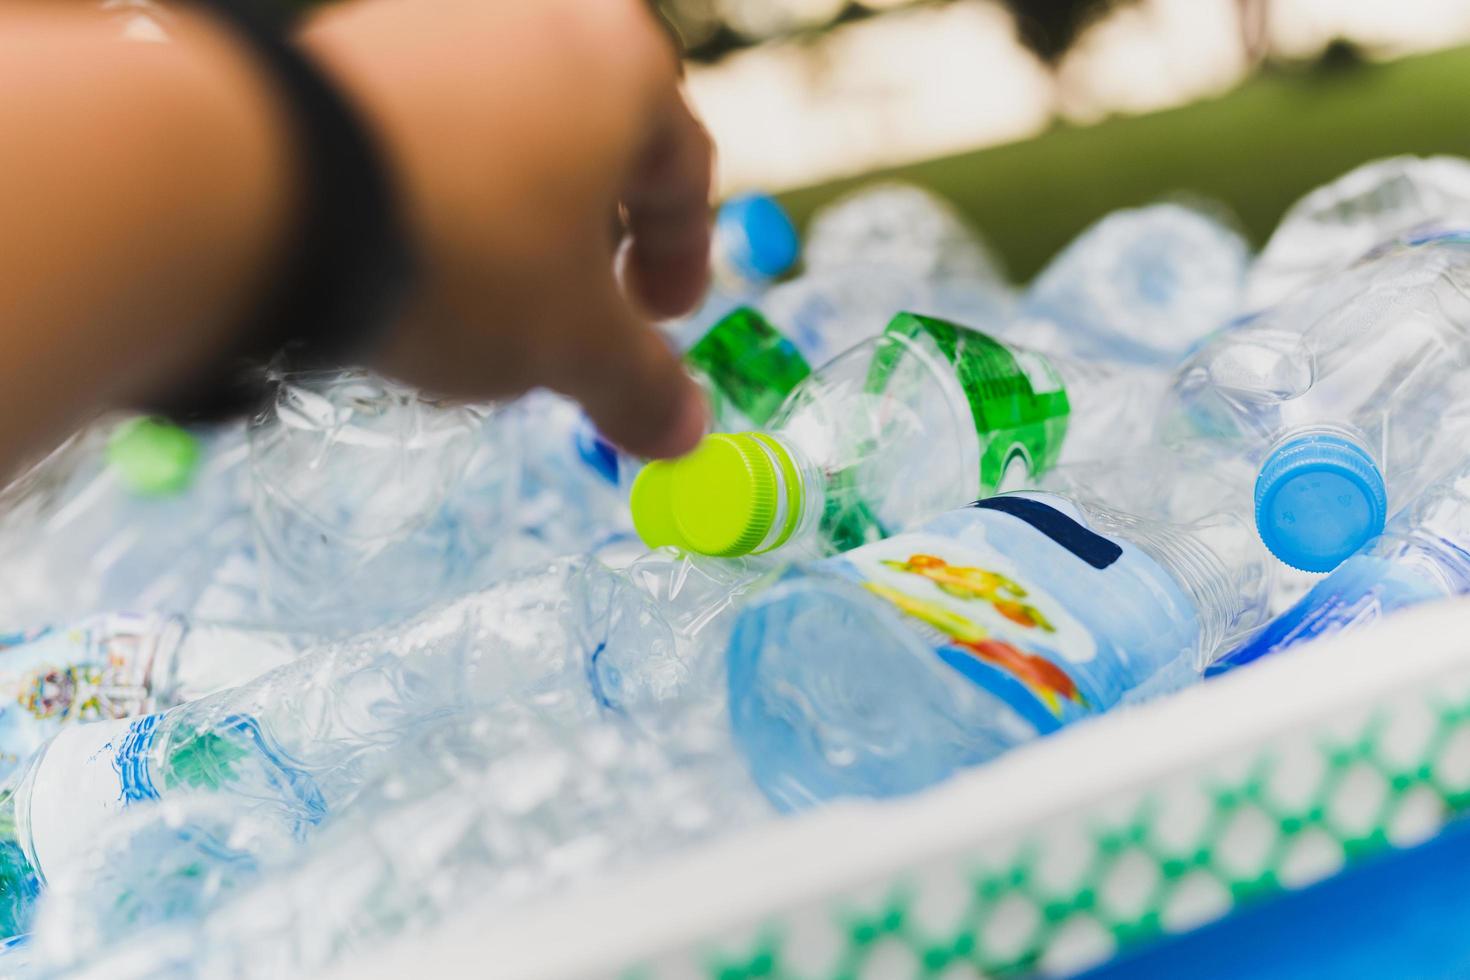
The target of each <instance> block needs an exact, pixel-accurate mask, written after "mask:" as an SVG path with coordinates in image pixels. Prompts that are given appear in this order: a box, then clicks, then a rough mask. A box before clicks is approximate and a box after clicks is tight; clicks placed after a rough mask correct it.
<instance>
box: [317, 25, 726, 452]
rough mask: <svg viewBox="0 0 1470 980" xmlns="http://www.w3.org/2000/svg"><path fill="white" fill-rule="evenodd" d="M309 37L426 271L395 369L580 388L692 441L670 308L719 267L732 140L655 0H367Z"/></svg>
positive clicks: (687, 388)
mask: <svg viewBox="0 0 1470 980" xmlns="http://www.w3.org/2000/svg"><path fill="white" fill-rule="evenodd" d="M302 41H303V43H304V45H305V46H306V48H307V50H308V51H310V52H312V53H314V54H315V55H316V56H317V57H318V59H319V60H320V62H321V63H322V64H323V66H324V67H325V69H326V70H327V71H328V72H329V74H331V75H333V76H334V77H335V78H336V79H337V80H338V82H339V84H341V86H342V88H343V90H344V91H345V92H346V94H347V95H348V96H349V97H350V98H352V99H353V100H354V101H355V102H356V103H357V104H358V106H359V107H360V109H361V110H362V112H363V113H364V115H365V116H366V118H367V119H368V121H369V122H370V123H371V124H373V125H374V126H375V128H376V130H377V132H378V134H379V136H380V138H381V142H382V145H383V147H384V149H385V152H386V153H387V155H388V158H389V161H390V163H391V165H392V166H393V167H394V169H395V171H396V176H397V178H398V180H399V184H400V191H401V194H402V197H403V202H404V205H405V207H406V214H407V218H408V221H409V224H410V228H411V232H412V235H413V239H414V245H415V247H416V249H417V252H418V257H419V259H420V263H421V268H420V270H419V271H420V275H421V279H420V281H419V283H418V290H417V292H416V294H415V295H414V297H413V302H412V304H411V307H410V310H409V313H408V315H407V316H406V317H405V320H404V322H403V323H401V324H399V325H398V326H397V327H396V328H395V329H394V331H393V332H392V334H391V335H390V336H389V337H388V338H387V340H386V342H385V343H384V346H383V347H382V348H381V349H380V350H379V351H378V356H377V359H376V362H375V363H376V365H377V366H379V367H381V368H382V369H383V370H385V371H387V372H388V373H390V374H394V375H396V376H399V377H402V378H404V379H405V380H408V381H411V382H413V383H416V384H418V385H421V386H423V387H425V388H427V389H429V390H431V391H433V392H435V393H438V394H442V395H446V396H450V397H460V398H485V397H498V396H509V395H513V394H518V393H520V392H522V391H525V390H527V389H529V388H531V387H535V386H540V385H544V386H547V387H550V388H553V389H556V390H558V391H561V392H563V393H565V394H567V395H570V396H571V397H573V398H576V399H578V400H579V401H581V402H582V404H583V405H584V406H585V407H586V409H587V411H588V413H589V414H590V415H591V416H592V418H593V420H594V421H595V422H596V423H597V424H598V426H599V428H600V429H601V430H602V431H603V433H604V434H606V435H607V436H608V437H609V438H611V439H612V440H613V441H615V442H617V443H619V444H620V445H622V446H623V447H624V448H626V449H628V450H629V451H631V452H635V453H639V454H642V455H648V456H668V455H676V454H678V453H680V452H683V451H686V450H688V449H689V448H691V447H692V446H693V445H694V443H695V442H696V441H697V440H698V438H699V436H700V434H701V433H702V432H703V430H704V425H705V412H706V409H705V407H704V403H703V398H702V396H701V395H700V393H699V391H698V389H697V387H696V386H695V385H694V384H693V382H691V381H690V380H689V379H688V377H687V376H686V375H685V374H684V372H683V371H682V369H681V368H680V365H679V362H678V359H677V357H676V355H675V354H674V353H673V352H672V351H671V350H670V349H669V348H668V346H667V345H666V344H665V343H664V341H663V340H662V339H661V338H660V337H659V336H658V335H657V333H656V331H654V330H653V329H652V328H651V327H650V326H649V325H648V322H647V321H648V318H650V317H670V316H675V315H678V314H680V313H684V312H687V311H688V310H689V309H690V308H692V307H693V306H694V305H695V304H696V303H697V302H698V300H699V298H700V296H701V295H702V293H703V291H704V288H705V285H706V280H707V276H708V264H709V225H708V211H707V208H708V201H709V193H710V177H711V167H712V151H711V147H710V144H709V140H708V137H707V136H706V134H705V132H704V130H703V129H702V127H701V126H700V125H699V123H698V122H697V121H696V120H695V119H694V117H693V115H692V114H691V113H690V111H689V109H688V107H687V105H686V104H685V102H684V100H683V97H682V95H681V94H680V91H679V88H678V76H679V68H678V60H677V58H676V55H675V52H674V51H673V48H672V46H671V45H670V44H669V42H668V39H667V38H666V37H665V36H664V34H663V32H662V30H661V28H660V27H659V25H658V24H657V23H656V21H655V20H654V18H653V16H652V14H651V13H650V11H649V10H648V8H647V7H646V6H645V4H644V3H642V2H640V0H536V2H533V3H526V2H524V0H435V2H427V0H354V2H351V3H348V4H345V5H341V6H335V7H329V8H327V9H326V10H325V11H324V12H323V13H322V14H320V15H319V16H317V17H316V18H315V19H314V20H313V21H312V22H311V23H310V24H309V25H308V27H307V29H306V30H305V31H304V32H303V35H302Z"/></svg>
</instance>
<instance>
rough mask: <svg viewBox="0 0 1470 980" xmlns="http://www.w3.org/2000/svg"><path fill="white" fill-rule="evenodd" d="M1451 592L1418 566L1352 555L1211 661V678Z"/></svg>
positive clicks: (1209, 670) (1209, 669) (1209, 671)
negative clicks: (1244, 640)
mask: <svg viewBox="0 0 1470 980" xmlns="http://www.w3.org/2000/svg"><path fill="white" fill-rule="evenodd" d="M1448 594H1449V590H1448V589H1446V588H1445V587H1444V586H1443V585H1442V584H1439V583H1436V582H1434V581H1433V580H1431V579H1428V578H1426V577H1424V576H1420V575H1416V574H1414V569H1413V568H1412V567H1402V566H1398V565H1396V564H1394V563H1390V562H1386V561H1384V560H1383V559H1382V558H1377V557H1374V556H1371V555H1360V556H1357V557H1354V558H1349V559H1348V560H1347V561H1345V562H1343V563H1342V564H1341V565H1339V566H1338V567H1337V569H1336V570H1334V571H1333V573H1332V574H1331V575H1329V576H1327V578H1325V579H1323V580H1322V581H1321V582H1318V583H1317V585H1316V586H1315V587H1313V589H1312V591H1310V592H1308V593H1307V594H1306V595H1305V596H1303V597H1302V599H1301V601H1300V602H1298V603H1297V604H1296V605H1294V606H1292V607H1291V608H1290V609H1288V610H1287V611H1286V612H1284V613H1282V614H1281V615H1280V616H1277V617H1276V618H1275V619H1273V620H1272V621H1271V622H1270V623H1268V624H1267V625H1266V628H1265V629H1264V630H1262V631H1261V632H1260V634H1259V635H1257V636H1256V637H1255V638H1254V639H1252V640H1251V641H1250V642H1249V643H1246V644H1244V645H1243V646H1240V647H1237V648H1236V649H1235V650H1233V651H1232V652H1230V653H1228V654H1226V655H1225V656H1223V657H1221V658H1220V659H1219V660H1217V661H1216V662H1215V663H1213V664H1211V665H1210V666H1209V668H1207V669H1206V671H1205V676H1206V677H1214V676H1217V675H1219V674H1223V673H1225V672H1227V671H1230V670H1233V669H1234V668H1236V667H1240V666H1243V665H1245V664H1248V663H1250V662H1251V661H1253V660H1259V659H1261V658H1262V657H1266V656H1270V655H1271V654H1274V653H1279V652H1281V651H1282V650H1287V649H1290V648H1291V647H1294V646H1296V645H1298V644H1300V643H1305V642H1307V641H1308V640H1311V639H1315V638H1316V637H1319V636H1331V635H1333V634H1334V633H1341V632H1342V631H1343V630H1350V629H1357V628H1359V627H1363V626H1367V625H1368V624H1370V623H1374V622H1377V621H1378V620H1379V619H1382V618H1383V617H1384V616H1386V615H1388V614H1389V613H1391V612H1394V611H1396V610H1399V609H1404V608H1407V607H1409V606H1415V605H1419V604H1420V603H1424V602H1431V601H1433V600H1435V599H1442V598H1444V597H1445V596H1446V595H1448Z"/></svg>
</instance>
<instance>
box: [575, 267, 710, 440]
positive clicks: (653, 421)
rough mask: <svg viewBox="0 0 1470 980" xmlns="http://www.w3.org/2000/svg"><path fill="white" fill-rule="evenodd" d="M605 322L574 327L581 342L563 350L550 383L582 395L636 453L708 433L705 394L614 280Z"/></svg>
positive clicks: (606, 428)
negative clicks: (571, 352)
mask: <svg viewBox="0 0 1470 980" xmlns="http://www.w3.org/2000/svg"><path fill="white" fill-rule="evenodd" d="M609 292H610V293H611V294H612V295H611V297H610V301H609V302H608V303H606V304H604V305H603V307H602V308H603V309H604V310H605V311H607V312H606V313H605V315H604V317H603V322H600V323H592V324H590V325H588V326H587V327H586V328H585V329H582V330H580V331H576V332H575V333H574V335H573V336H575V337H576V338H577V341H578V350H577V352H576V353H575V355H573V356H571V357H567V358H563V359H562V361H561V365H560V367H559V368H558V369H557V370H556V372H555V374H554V376H553V378H552V382H551V386H552V387H553V388H555V389H556V390H558V391H560V392H561V393H562V394H564V395H567V396H569V397H571V398H574V399H576V400H577V401H578V402H581V404H582V407H583V408H585V409H586V410H587V414H588V416H590V417H591V419H592V421H593V422H594V423H596V425H597V428H598V430H599V431H600V432H601V433H602V434H603V435H604V436H606V437H607V438H608V439H610V440H612V441H613V442H615V443H617V444H618V445H619V446H620V447H622V448H623V449H625V450H627V451H628V452H630V453H633V454H634V455H638V456H647V457H652V458H655V459H657V458H665V457H670V456H678V455H681V454H683V453H686V452H688V451H689V450H691V449H693V448H694V446H695V444H696V443H697V442H699V439H700V437H701V436H702V435H704V431H705V426H706V424H707V421H708V414H709V413H708V409H707V408H706V406H705V400H704V394H703V392H701V391H700V390H699V387H698V386H697V385H696V384H695V383H694V382H693V381H691V380H690V378H689V376H688V375H687V374H685V373H684V368H683V366H682V364H681V363H680V362H679V358H678V357H677V356H676V355H675V354H674V352H673V350H672V349H670V347H669V345H668V344H667V343H666V342H665V341H664V339H663V337H661V336H660V335H659V334H658V333H657V332H656V331H655V330H654V329H653V328H652V327H651V326H649V325H648V324H646V323H644V322H642V321H641V320H640V319H638V317H636V316H635V315H634V314H633V311H632V310H631V309H630V308H629V306H628V304H627V302H626V301H625V300H624V299H623V298H622V296H621V295H620V294H618V292H617V290H616V287H613V286H612V284H609Z"/></svg>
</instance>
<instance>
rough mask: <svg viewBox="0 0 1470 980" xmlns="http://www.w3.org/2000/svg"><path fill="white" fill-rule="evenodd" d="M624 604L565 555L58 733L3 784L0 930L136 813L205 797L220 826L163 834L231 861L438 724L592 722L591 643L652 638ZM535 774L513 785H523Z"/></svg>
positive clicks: (619, 589)
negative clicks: (236, 844)
mask: <svg viewBox="0 0 1470 980" xmlns="http://www.w3.org/2000/svg"><path fill="white" fill-rule="evenodd" d="M636 599H637V593H636V591H635V590H633V589H632V588H631V587H630V586H629V585H628V584H627V583H626V582H625V581H623V580H620V579H618V578H616V577H615V576H613V575H612V573H610V572H607V571H606V570H605V569H601V568H600V567H599V566H597V565H595V564H593V563H581V562H566V563H561V564H558V565H554V566H551V567H549V568H546V569H544V570H542V571H540V572H538V573H536V574H531V575H526V576H522V577H519V578H515V579H510V580H507V581H506V582H504V583H502V584H500V585H497V586H496V587H494V588H492V589H488V590H486V591H484V592H482V593H479V594H476V595H474V596H470V597H467V598H464V599H462V600H460V601H458V602H455V603H450V604H447V605H444V606H441V607H438V608H437V609H436V610H434V611H433V612H431V613H429V614H426V615H424V616H422V617H420V618H418V619H415V620H412V621H410V622H408V623H406V624H403V625H402V626H400V627H397V628H394V629H391V630H382V631H379V632H376V633H368V634H364V635H362V636H359V637H354V638H352V639H348V640H342V641H338V642H335V643H331V644H327V645H325V646H322V647H319V648H317V649H315V650H311V651H307V652H305V653H304V654H303V655H301V656H298V657H297V658H296V659H294V660H292V661H291V662H290V663H287V664H285V665H283V666H281V667H278V668H276V669H274V670H272V671H270V672H269V673H266V674H264V675H262V676H260V677H258V678H256V679H255V680H253V681H251V682H249V683H247V684H243V685H241V686H238V687H233V688H229V689H227V690H222V691H219V692H217V693H214V694H211V695H209V696H206V697H202V698H198V699H196V700H193V701H189V702H187V703H185V704H181V705H179V706H177V707H173V708H170V709H168V710H166V711H163V712H161V713H155V714H147V715H142V716H139V717H135V718H124V719H118V720H111V721H99V722H96V723H94V724H87V725H64V726H62V727H61V728H60V730H59V731H57V732H56V734H55V735H53V736H52V737H51V738H50V739H49V740H48V741H47V742H46V743H45V744H44V745H42V747H41V748H40V749H39V750H37V751H36V752H34V753H33V754H32V755H31V756H30V758H29V760H28V761H27V762H26V763H25V764H24V765H23V766H22V767H20V768H19V769H17V770H15V771H13V772H12V773H11V774H10V776H9V777H8V778H7V779H5V781H4V782H3V783H0V933H4V934H5V935H15V934H16V932H17V931H24V930H25V928H27V925H28V920H29V917H30V915H31V912H32V907H33V905H34V901H35V898H36V896H37V895H38V894H39V892H40V889H41V888H42V887H44V886H45V885H46V884H47V883H48V882H49V881H52V880H58V879H74V877H75V874H76V872H77V869H78V868H79V867H80V865H81V863H82V862H84V861H85V860H87V859H88V857H89V855H90V854H91V852H92V848H93V847H94V846H95V845H96V844H97V843H98V842H99V841H101V840H102V839H103V838H104V837H105V835H106V834H107V833H108V832H109V830H110V828H112V827H113V826H115V825H116V824H117V823H118V821H119V820H122V819H124V817H125V815H126V814H127V813H128V812H129V811H130V810H134V809H135V808H138V807H140V806H144V805H152V804H154V803H165V804H168V803H175V804H179V805H192V803H194V802H198V803H200V804H201V805H203V806H205V807H206V808H207V809H208V811H209V812H210V813H212V814H214V816H215V818H217V819H216V820H215V822H214V823H213V824H211V826H209V827H186V828H184V829H183V830H181V831H180V832H177V833H175V834H174V838H175V840H177V841H182V842H185V843H188V844H190V845H191V846H199V847H201V848H202V849H203V850H204V851H206V852H209V851H210V850H211V849H213V850H214V854H215V857H216V858H217V859H218V860H228V855H229V853H230V852H231V850H232V848H231V837H230V834H231V831H232V828H235V827H242V828H244V827H255V828H257V829H268V830H269V831H270V833H271V834H273V835H276V836H277V837H283V838H284V839H286V840H295V841H301V840H304V839H306V838H307V837H309V836H312V835H314V834H315V833H316V832H317V831H318V829H319V828H321V827H323V826H325V825H326V824H327V823H328V822H329V821H330V820H335V819H337V818H339V817H341V816H343V815H344V814H346V813H348V812H350V809H351V805H352V803H353V801H354V800H355V799H356V798H357V797H358V795H359V794H360V793H361V792H362V791H363V789H364V788H365V787H366V786H368V785H370V784H371V783H372V781H373V780H374V779H375V778H376V777H377V776H378V775H379V774H381V773H383V772H385V771H387V767H389V766H390V764H391V763H392V762H393V760H394V758H395V752H397V751H398V747H399V746H401V745H403V744H404V743H405V742H407V741H409V740H411V738H412V737H413V736H414V735H416V734H418V733H420V732H422V731H424V730H426V729H428V728H430V727H432V726H434V725H437V724H439V723H442V722H444V721H446V720H448V719H454V718H461V719H465V720H473V719H475V718H492V717H494V715H493V709H494V708H495V706H496V705H500V704H502V703H507V702H515V703H527V704H534V707H535V712H536V717H537V718H538V719H539V720H540V722H541V723H543V724H545V725H547V726H550V727H551V728H553V729H554V730H557V731H563V732H572V731H574V730H576V729H577V728H578V727H580V726H583V725H586V724H588V723H590V722H592V721H593V720H595V719H596V718H598V717H600V716H601V714H602V712H603V709H602V708H601V707H600V706H599V705H598V704H597V702H596V701H595V699H594V698H593V696H592V693H591V690H590V685H589V684H588V683H587V664H586V656H587V653H588V652H589V651H591V650H593V649H596V648H597V647H598V646H599V645H604V646H609V647H619V646H621V645H622V644H625V643H636V644H639V645H642V646H644V647H645V648H648V647H650V646H651V645H653V644H656V643H658V642H662V641H663V638H662V637H660V636H659V635H657V632H656V631H655V632H654V633H650V632H649V629H648V619H649V617H648V616H646V615H644V612H645V609H644V607H643V606H641V605H639V604H638V603H637V602H636V601H635V600H636ZM259 649H260V648H259V646H252V647H251V655H252V656H253V655H254V654H256V653H258V652H259ZM231 652H233V653H234V654H235V655H236V656H239V655H242V654H244V653H245V651H243V650H236V651H227V652H226V655H227V656H228V654H229V653H231ZM180 674H181V676H182V675H187V674H188V671H187V670H184V669H182V668H181V669H180ZM528 750H529V749H528ZM532 768H534V767H532ZM503 775H504V774H503ZM532 776H533V773H531V772H521V773H519V775H517V776H515V779H516V780H517V782H516V785H518V786H519V787H521V788H523V789H525V788H526V787H527V786H528V785H529V789H527V790H526V791H528V792H532V793H534V792H535V783H534V779H533V778H532ZM528 779H529V780H531V782H530V783H529V784H528V783H527V782H526V780H528ZM211 828H215V829H211ZM17 896H19V897H18V898H17ZM6 899H15V903H14V904H13V905H12V906H11V907H10V908H9V909H8V910H7V909H6V908H4V904H3V903H4V900H6ZM7 913H8V914H9V916H10V919H9V921H5V915H6V914H7ZM7 927H8V929H9V930H10V931H6V929H7Z"/></svg>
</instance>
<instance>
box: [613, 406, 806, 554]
mask: <svg viewBox="0 0 1470 980" xmlns="http://www.w3.org/2000/svg"><path fill="white" fill-rule="evenodd" d="M796 475H797V474H796V468H795V465H794V464H793V463H792V461H791V459H790V456H789V454H788V453H787V452H786V450H785V449H784V448H783V447H782V446H781V444H780V443H778V442H776V441H775V440H774V439H770V438H768V437H766V436H761V435H757V434H754V433H748V432H742V433H737V434H733V435H728V434H720V435H712V436H706V437H705V438H704V440H703V441H701V442H700V444H699V445H698V446H697V447H696V448H695V450H694V451H693V452H692V453H690V454H689V455H688V456H685V457H683V458H681V459H675V460H662V461H656V462H652V463H649V464H648V465H647V466H645V467H643V471H642V472H641V473H639V474H638V478H637V479H636V480H635V481H634V482H633V498H632V508H633V526H634V527H635V528H637V530H638V535H639V537H641V538H642V539H643V542H644V543H645V544H647V545H648V546H649V547H651V548H658V547H663V546H664V545H674V546H675V547H678V548H682V549H684V550H685V551H692V552H695V553H697V554H701V555H714V556H717V557H721V558H737V557H739V556H741V555H749V554H752V553H754V552H755V551H756V550H757V549H759V548H760V546H761V545H762V544H763V543H764V542H765V541H766V539H767V538H769V537H770V535H771V531H772V530H773V529H774V528H775V527H776V522H777V520H778V519H781V535H780V537H779V538H778V540H777V541H776V542H775V543H774V544H772V545H771V547H776V546H777V545H779V544H781V543H783V542H784V541H785V540H786V539H787V538H789V537H790V536H791V533H792V531H794V530H795V528H796V523H797V520H796V518H797V517H798V516H799V514H800V502H801V499H802V490H801V486H800V481H799V480H798V479H797V478H796ZM783 498H784V502H785V504H786V512H785V515H784V519H782V514H781V503H782V501H783Z"/></svg>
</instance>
